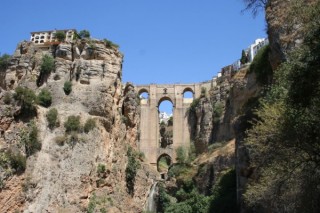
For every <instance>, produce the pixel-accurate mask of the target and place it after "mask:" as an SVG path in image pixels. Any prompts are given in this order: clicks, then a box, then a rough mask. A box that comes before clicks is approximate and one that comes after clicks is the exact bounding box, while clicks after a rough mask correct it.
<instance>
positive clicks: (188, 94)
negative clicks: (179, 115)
mask: <svg viewBox="0 0 320 213" xmlns="http://www.w3.org/2000/svg"><path fill="white" fill-rule="evenodd" d="M193 98H194V97H193V91H192V89H191V88H186V89H184V90H183V103H187V104H189V103H192V101H193Z"/></svg>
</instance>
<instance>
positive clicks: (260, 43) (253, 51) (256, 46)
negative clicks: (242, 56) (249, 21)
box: [245, 38, 269, 62]
mask: <svg viewBox="0 0 320 213" xmlns="http://www.w3.org/2000/svg"><path fill="white" fill-rule="evenodd" d="M267 44H269V40H268V38H258V39H256V40H255V41H254V43H253V44H251V45H250V46H249V47H248V48H247V49H246V50H245V51H246V53H247V54H248V58H249V62H252V61H253V59H254V57H255V56H256V55H257V53H258V51H259V50H260V49H261V48H262V47H264V46H266V45H267Z"/></svg>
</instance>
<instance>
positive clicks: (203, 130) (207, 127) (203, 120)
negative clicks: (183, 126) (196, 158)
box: [191, 96, 213, 154]
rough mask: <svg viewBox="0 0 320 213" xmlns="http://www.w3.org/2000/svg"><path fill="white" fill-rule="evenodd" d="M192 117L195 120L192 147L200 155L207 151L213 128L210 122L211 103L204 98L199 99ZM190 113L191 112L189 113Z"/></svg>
mask: <svg viewBox="0 0 320 213" xmlns="http://www.w3.org/2000/svg"><path fill="white" fill-rule="evenodd" d="M193 112H194V116H195V120H196V125H195V127H196V129H195V131H194V133H195V134H194V135H193V137H194V145H195V148H196V153H197V154H201V153H203V152H205V151H207V149H208V144H209V142H210V140H211V137H212V135H211V133H212V128H213V121H212V103H211V101H210V100H209V99H208V98H206V97H204V96H203V97H200V99H198V104H197V105H196V106H195V107H194V110H193ZM191 113H192V112H191Z"/></svg>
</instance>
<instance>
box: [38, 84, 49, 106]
mask: <svg viewBox="0 0 320 213" xmlns="http://www.w3.org/2000/svg"><path fill="white" fill-rule="evenodd" d="M37 102H38V104H40V105H41V106H44V107H49V106H50V105H51V102H52V96H51V92H50V91H49V90H48V89H45V88H44V89H42V90H41V91H40V93H39V95H38V97H37Z"/></svg>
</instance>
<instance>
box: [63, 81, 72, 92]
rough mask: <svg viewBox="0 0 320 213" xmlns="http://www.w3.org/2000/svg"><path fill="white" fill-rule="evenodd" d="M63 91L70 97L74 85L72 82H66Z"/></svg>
mask: <svg viewBox="0 0 320 213" xmlns="http://www.w3.org/2000/svg"><path fill="white" fill-rule="evenodd" d="M63 91H64V93H65V94H66V95H69V94H70V93H71V91H72V83H71V81H66V82H64V85H63Z"/></svg>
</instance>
